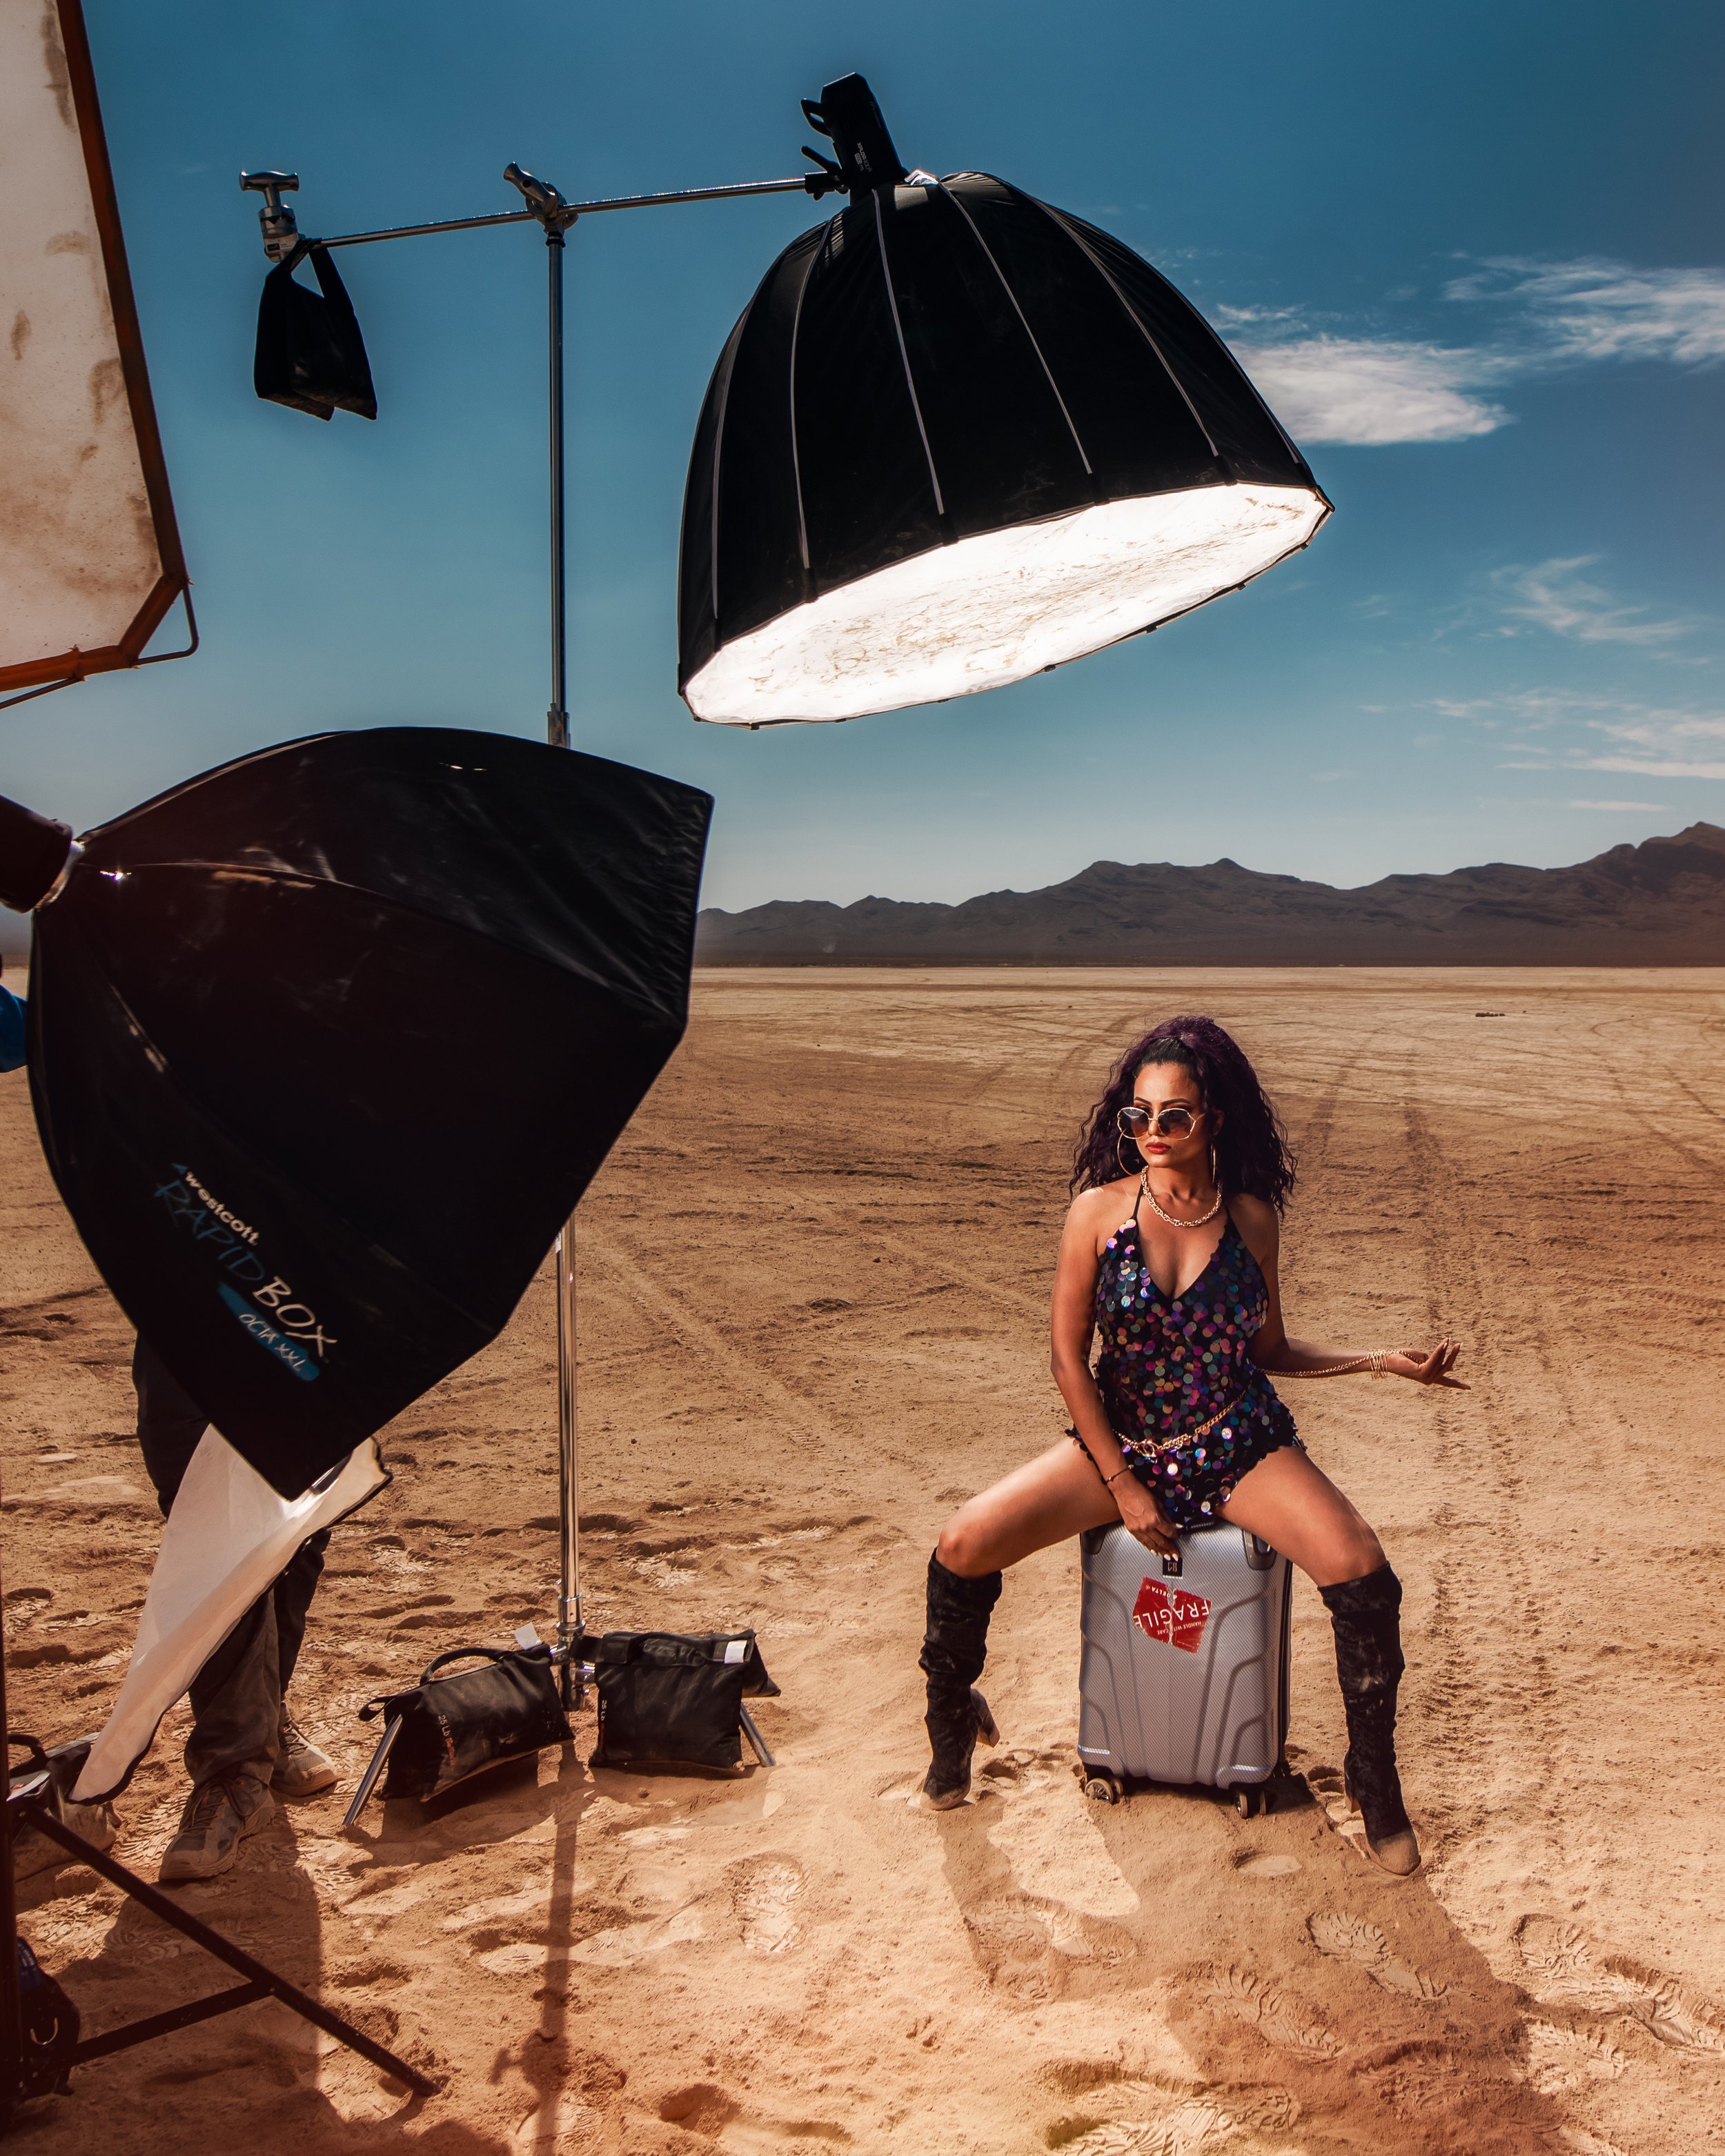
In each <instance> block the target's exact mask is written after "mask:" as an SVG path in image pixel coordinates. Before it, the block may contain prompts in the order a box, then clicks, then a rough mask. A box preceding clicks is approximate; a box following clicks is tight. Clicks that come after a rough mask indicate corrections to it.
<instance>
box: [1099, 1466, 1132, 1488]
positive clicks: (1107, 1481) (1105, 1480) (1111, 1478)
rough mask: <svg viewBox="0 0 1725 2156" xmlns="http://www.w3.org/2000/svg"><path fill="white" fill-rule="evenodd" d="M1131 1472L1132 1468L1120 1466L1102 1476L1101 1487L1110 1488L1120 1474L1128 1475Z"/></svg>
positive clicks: (1118, 1478)
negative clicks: (1110, 1473) (1113, 1471)
mask: <svg viewBox="0 0 1725 2156" xmlns="http://www.w3.org/2000/svg"><path fill="white" fill-rule="evenodd" d="M1131 1473H1132V1470H1131V1468H1130V1467H1122V1468H1119V1469H1117V1471H1115V1473H1113V1474H1112V1475H1105V1476H1103V1477H1102V1487H1103V1488H1104V1489H1105V1490H1111V1489H1112V1488H1113V1486H1114V1485H1115V1484H1116V1483H1117V1481H1119V1480H1120V1478H1121V1476H1122V1475H1130V1474H1131Z"/></svg>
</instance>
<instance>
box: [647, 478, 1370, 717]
mask: <svg viewBox="0 0 1725 2156" xmlns="http://www.w3.org/2000/svg"><path fill="white" fill-rule="evenodd" d="M1328 514H1329V505H1328V504H1327V502H1326V501H1325V500H1324V499H1323V497H1322V495H1318V494H1317V493H1314V492H1310V491H1308V490H1306V489H1304V488H1301V487H1289V486H1204V487H1191V488H1186V489H1183V490H1181V491H1179V492H1178V493H1173V494H1153V495H1140V496H1138V497H1137V498H1136V499H1134V500H1127V501H1111V502H1105V503H1102V504H1101V505H1100V506H1097V507H1096V508H1094V509H1085V510H1081V511H1078V513H1077V514H1076V515H1075V516H1059V517H1051V518H1050V519H1048V520H1047V521H1045V522H1042V523H1036V524H1017V525H1014V526H1010V527H1009V529H1007V530H1005V531H987V532H983V533H981V534H979V535H978V536H976V537H974V538H970V539H963V540H960V541H959V542H957V544H956V545H953V546H950V547H930V548H929V549H927V551H926V552H922V553H920V554H915V555H912V557H911V559H910V560H909V561H907V562H895V563H894V564H893V566H892V567H891V568H886V569H880V570H877V571H876V572H875V574H874V575H872V576H869V577H859V578H858V579H857V581H856V582H855V583H849V584H841V585H840V586H839V588H838V589H837V590H835V591H831V592H826V593H823V594H822V595H821V597H820V598H818V599H813V600H811V601H809V603H808V604H806V605H804V606H800V607H795V608H792V609H791V611H790V612H789V613H783V614H780V615H778V617H777V619H774V620H772V621H769V622H767V623H765V624H763V625H762V627H761V628H759V629H756V630H755V631H753V633H752V634H749V635H747V636H740V637H737V638H736V639H734V640H733V641H732V642H731V643H729V644H721V646H720V647H719V649H718V650H717V651H716V652H715V653H714V654H713V656H712V657H711V660H708V662H707V664H706V665H705V666H704V667H703V668H702V669H701V671H700V673H698V674H697V675H695V676H694V678H693V679H692V680H691V681H690V682H689V684H688V685H687V686H686V688H685V690H684V692H683V693H684V695H685V697H686V698H687V700H688V704H689V708H690V710H691V711H693V712H694V714H695V716H696V718H698V719H710V720H715V721H719V722H721V723H722V724H726V725H731V726H773V725H783V724H785V723H787V722H790V721H809V720H819V719H853V718H858V717H860V716H861V715H862V714H863V713H864V712H865V711H896V710H898V709H900V708H901V707H902V706H905V705H907V704H927V703H934V702H937V701H944V700H945V699H946V698H947V697H949V696H973V695H975V694H976V693H977V692H978V690H983V689H999V688H1003V687H1004V686H1005V685H1006V684H1007V683H1009V682H1012V681H1022V680H1024V679H1025V678H1026V676H1028V675H1032V674H1036V673H1040V672H1041V671H1042V670H1043V669H1044V668H1045V667H1049V666H1060V665H1064V664H1065V662H1066V661H1067V660H1072V659H1081V658H1083V657H1084V656H1085V654H1086V653H1088V652H1091V651H1100V650H1101V649H1102V648H1103V646H1104V645H1106V644H1117V643H1118V642H1119V641H1120V640H1121V639H1122V637H1127V636H1134V635H1137V634H1139V633H1140V632H1141V631H1142V630H1143V629H1151V628H1154V627H1155V626H1156V625H1157V624H1158V623H1161V622H1164V621H1170V620H1172V619H1173V618H1174V617H1175V616H1176V615H1177V614H1182V613H1190V612H1191V610H1192V608H1194V607H1198V606H1202V605H1204V603H1205V601H1206V600H1209V599H1213V598H1219V596H1220V595H1221V593H1224V592H1229V591H1235V590H1237V589H1238V588H1239V587H1240V585H1241V584H1244V583H1248V582H1249V581H1250V579H1251V578H1252V577H1256V576H1260V575H1261V574H1262V573H1263V572H1264V571H1265V570H1266V569H1268V568H1271V567H1274V565H1275V564H1276V562H1280V561H1281V560H1282V559H1283V558H1284V557H1286V556H1287V555H1289V554H1291V553H1292V552H1294V551H1295V550H1296V548H1298V547H1303V546H1305V544H1306V543H1307V541H1308V540H1309V539H1310V538H1311V537H1312V534H1313V532H1314V531H1317V527H1318V526H1319V525H1320V524H1322V521H1323V520H1324V518H1325V517H1326V516H1327V515H1328Z"/></svg>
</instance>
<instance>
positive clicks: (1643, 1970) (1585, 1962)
mask: <svg viewBox="0 0 1725 2156" xmlns="http://www.w3.org/2000/svg"><path fill="white" fill-rule="evenodd" d="M1516 1944H1517V1947H1518V1948H1520V1950H1521V1956H1522V1960H1523V1962H1525V1963H1526V1964H1527V1968H1528V1969H1529V1971H1530V1972H1531V1974H1532V1977H1533V1979H1534V1989H1535V1990H1536V1991H1537V1993H1538V1996H1539V1997H1540V1998H1542V1999H1565V2000H1574V2002H1575V2003H1576V2004H1577V2005H1583V2006H1586V2007H1588V2008H1589V2009H1591V2010H1593V2011H1594V2013H1596V2014H1620V2015H1624V2016H1625V2018H1626V2019H1627V2020H1631V2021H1635V2022H1638V2023H1639V2024H1640V2026H1641V2027H1642V2028H1644V2029H1645V2030H1646V2031H1647V2033H1648V2035H1650V2036H1653V2037H1656V2038H1657V2040H1659V2042H1661V2044H1668V2045H1670V2046H1671V2049H1672V2050H1673V2051H1688V2052H1692V2053H1697V2054H1699V2055H1701V2056H1704V2057H1707V2058H1715V2059H1717V2058H1725V2013H1722V2012H1721V2010H1720V2009H1719V2008H1718V2007H1717V2006H1716V2005H1714V2004H1713V2002H1712V2000H1711V1999H1702V1998H1701V1997H1700V1996H1698V1995H1697V1994H1696V1993H1694V1992H1692V1991H1691V1990H1689V1989H1687V1987H1686V1985H1684V1984H1681V1983H1680V1982H1679V1981H1678V1980H1677V1979H1676V1977H1674V1976H1667V1975H1666V1974H1664V1972H1663V1971H1662V1970H1660V1969H1650V1968H1649V1967H1648V1966H1647V1965H1646V1963H1644V1962H1638V1961H1635V1960H1632V1959H1631V1958H1630V1956H1629V1955H1627V1954H1619V1953H1608V1952H1607V1951H1606V1950H1605V1949H1604V1948H1602V1947H1600V1946H1599V1945H1597V1944H1596V1943H1594V1941H1593V1940H1592V1939H1590V1938H1589V1937H1588V1936H1587V1934H1586V1933H1585V1932H1584V1931H1581V1930H1580V1929H1579V1928H1578V1927H1577V1926H1575V1925H1574V1924H1566V1923H1564V1922H1562V1921H1561V1920H1560V1919H1559V1918H1558V1917H1522V1921H1521V1922H1520V1923H1519V1924H1518V1925H1517V1927H1516Z"/></svg>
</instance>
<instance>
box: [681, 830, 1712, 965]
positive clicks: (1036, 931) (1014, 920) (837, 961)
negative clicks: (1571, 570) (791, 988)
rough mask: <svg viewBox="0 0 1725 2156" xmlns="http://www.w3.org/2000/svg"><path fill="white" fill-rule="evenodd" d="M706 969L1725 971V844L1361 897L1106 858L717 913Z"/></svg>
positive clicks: (1612, 856)
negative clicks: (1031, 884)
mask: <svg viewBox="0 0 1725 2156" xmlns="http://www.w3.org/2000/svg"><path fill="white" fill-rule="evenodd" d="M695 950H696V963H697V964H700V965H706V966H1024V965H1030V966H1158V965H1176V966H1190V965H1209V966H1230V965H1235V966H1245V965H1256V966H1295V965H1306V966H1312V965H1317V966H1374V965H1376V966H1486V965H1490V966H1565V965H1567V966H1693V965H1722V964H1725V830H1722V829H1720V828H1719V826H1718V825H1717V824H1691V825H1690V826H1689V828H1688V829H1687V830H1686V831H1679V832H1678V833H1677V834H1676V837H1675V838H1670V839H1647V840H1645V843H1644V844H1640V845H1639V846H1613V847H1612V848H1611V849H1610V850H1609V852H1606V853H1603V854H1599V855H1595V856H1594V859H1593V860H1590V861H1581V862H1579V863H1578V864H1577V865H1575V866H1574V868H1565V869H1527V868H1517V867H1516V866H1514V865H1512V864H1510V863H1507V862H1503V861H1493V862H1491V863H1489V864H1488V865H1486V866H1485V867H1483V868H1475V869H1455V870H1452V871H1451V872H1450V874H1449V875H1391V876H1384V877H1383V878H1382V879H1381V880H1379V881H1378V882H1377V883H1371V884H1366V885H1363V887H1362V888H1361V889H1359V890H1358V891H1338V890H1337V889H1335V888H1334V887H1333V886H1332V885H1329V884H1324V883H1307V882H1305V881H1303V880H1301V878H1300V877H1298V876H1285V875H1259V874H1258V873H1257V871H1256V870H1253V869H1243V868H1241V866H1240V864H1239V863H1238V862H1237V861H1230V860H1219V861H1212V862H1211V863H1210V864H1209V866H1208V867H1204V868H1177V867H1175V866H1173V865H1172V864H1171V863H1168V862H1166V861H1158V862H1145V863H1142V864H1141V865H1139V866H1137V867H1136V868H1129V867H1127V866H1126V865H1123V864H1122V863H1121V862H1119V861H1095V862H1092V863H1091V866H1090V867H1089V868H1087V869H1085V870H1082V871H1081V873H1080V874H1079V875H1075V876H1073V877H1071V878H1070V879H1069V880H1067V881H1066V882H1065V883H1055V884H1050V885H1047V887H1046V888H1045V889H1044V890H1042V891H989V892H988V893H987V894H986V895H985V896H983V897H981V898H968V899H966V900H965V901H963V904H962V905H958V906H939V905H929V904H906V903H901V902H900V901H897V900H896V899H891V898H864V899H859V900H858V901H857V902H856V904H855V906H834V905H833V904H831V903H830V902H829V901H825V900H822V899H803V900H776V901H773V903H772V904H770V905H767V906H750V907H749V908H748V909H747V911H744V912H741V913H726V912H723V911H721V910H720V909H719V908H718V907H716V906H711V907H708V908H707V909H706V911H704V912H703V913H702V914H701V918H700V922H699V925H698V927H697V930H696V946H695Z"/></svg>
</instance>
